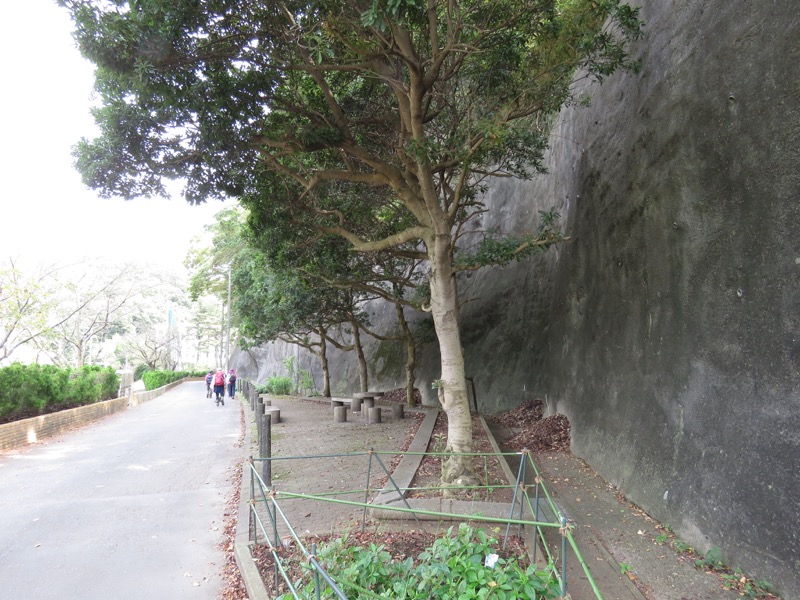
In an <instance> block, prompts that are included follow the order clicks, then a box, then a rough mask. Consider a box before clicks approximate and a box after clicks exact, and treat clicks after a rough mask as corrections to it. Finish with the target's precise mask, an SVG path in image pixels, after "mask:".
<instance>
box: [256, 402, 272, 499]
mask: <svg viewBox="0 0 800 600" xmlns="http://www.w3.org/2000/svg"><path fill="white" fill-rule="evenodd" d="M261 421H262V424H261V435H260V436H259V438H258V440H259V443H258V449H259V453H260V454H261V458H266V459H271V458H272V416H271V415H270V414H269V413H265V414H263V415H261ZM261 479H263V480H264V484H266V485H267V486H268V487H272V461H271V460H265V461H264V462H262V463H261Z"/></svg>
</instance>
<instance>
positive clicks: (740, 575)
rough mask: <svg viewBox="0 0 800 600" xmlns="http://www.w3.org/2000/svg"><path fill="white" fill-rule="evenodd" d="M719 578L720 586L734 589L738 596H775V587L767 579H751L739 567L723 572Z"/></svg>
mask: <svg viewBox="0 0 800 600" xmlns="http://www.w3.org/2000/svg"><path fill="white" fill-rule="evenodd" d="M721 578H722V587H724V588H725V589H726V590H736V591H737V592H739V595H740V596H744V597H747V598H765V597H769V598H773V597H775V588H774V587H773V586H772V584H771V583H770V582H769V581H766V580H764V579H759V580H757V581H753V580H752V579H750V578H749V577H747V575H745V574H744V571H742V570H741V569H736V570H735V571H733V572H732V573H725V574H723V575H721Z"/></svg>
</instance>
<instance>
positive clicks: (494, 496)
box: [408, 412, 514, 503]
mask: <svg viewBox="0 0 800 600" xmlns="http://www.w3.org/2000/svg"><path fill="white" fill-rule="evenodd" d="M446 442H447V416H446V415H445V413H444V412H441V413H439V416H438V417H437V418H436V424H435V425H434V428H433V434H432V435H431V441H430V442H429V444H428V449H427V451H428V452H431V453H434V454H430V455H426V456H425V457H424V458H423V459H422V463H421V464H420V466H419V469H418V470H417V474H416V475H415V476H414V479H413V480H412V482H411V487H413V488H419V490H417V491H412V492H409V494H408V497H409V498H432V497H438V496H441V495H443V491H442V490H438V489H424V488H436V487H437V486H439V485H440V482H441V476H442V457H441V456H437V455H436V454H435V453H437V452H444V447H445V444H446ZM472 451H473V452H475V453H485V454H492V453H494V448H493V447H492V444H491V442H489V436H488V435H487V433H486V430H485V429H484V427H483V424H482V423H481V420H480V418H479V417H478V416H477V415H473V417H472ZM501 460H502V458H499V457H497V456H486V455H477V456H473V457H472V468H473V470H474V471H475V475H476V476H477V478H478V480H479V481H480V485H481V486H483V487H482V488H481V489H453V490H448V493H449V497H451V498H455V499H457V500H481V501H486V502H506V503H508V502H511V500H512V499H513V496H514V490H513V489H509V488H503V487H498V486H507V485H511V484H513V483H514V482H510V481H508V479H507V477H506V474H505V471H504V470H503V468H502V466H501V463H500V461H501Z"/></svg>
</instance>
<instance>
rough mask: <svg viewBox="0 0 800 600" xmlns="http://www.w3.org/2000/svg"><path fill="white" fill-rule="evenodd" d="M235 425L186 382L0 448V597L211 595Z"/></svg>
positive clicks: (215, 589)
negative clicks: (61, 430)
mask: <svg viewBox="0 0 800 600" xmlns="http://www.w3.org/2000/svg"><path fill="white" fill-rule="evenodd" d="M240 428H241V425H240V411H239V407H238V405H237V404H235V403H230V402H229V403H227V404H226V406H224V407H216V406H214V403H213V401H211V400H208V399H206V397H205V384H204V383H203V382H189V383H184V384H182V385H180V386H178V387H176V388H174V389H173V390H170V391H169V392H167V393H166V394H164V395H163V396H160V397H158V398H156V399H154V400H152V401H150V402H147V403H145V404H142V405H140V406H137V407H134V408H131V409H130V410H128V411H126V412H123V413H118V414H116V415H113V416H111V417H108V418H106V419H104V420H102V421H98V422H95V423H93V424H92V425H91V426H87V427H84V428H82V429H80V430H77V431H74V432H72V433H69V434H67V435H64V436H61V437H58V438H52V439H49V440H46V441H44V442H42V443H40V444H37V445H35V446H31V447H27V448H25V449H20V450H18V451H11V452H6V453H4V454H2V455H0V597H2V598H4V599H5V598H8V599H14V600H17V599H20V600H22V599H24V600H40V599H42V600H44V599H49V598H58V599H60V600H64V599H67V600H69V599H80V600H95V599H96V600H108V599H109V598H113V599H114V600H127V599H130V600H141V599H142V598H154V599H155V598H157V599H161V598H169V599H170V600H181V599H184V598H185V599H191V600H213V599H215V598H217V596H218V594H219V592H220V590H221V588H222V581H221V579H220V577H219V573H220V571H221V569H222V566H223V562H224V558H225V556H224V553H223V550H222V549H221V547H220V543H221V542H222V541H223V529H224V512H225V506H226V501H227V500H228V499H229V498H230V497H231V496H232V495H233V493H234V487H233V485H232V481H231V476H232V475H233V473H234V471H235V469H237V468H238V467H239V465H240V463H241V454H242V449H241V448H240V447H239V446H238V441H239V438H240Z"/></svg>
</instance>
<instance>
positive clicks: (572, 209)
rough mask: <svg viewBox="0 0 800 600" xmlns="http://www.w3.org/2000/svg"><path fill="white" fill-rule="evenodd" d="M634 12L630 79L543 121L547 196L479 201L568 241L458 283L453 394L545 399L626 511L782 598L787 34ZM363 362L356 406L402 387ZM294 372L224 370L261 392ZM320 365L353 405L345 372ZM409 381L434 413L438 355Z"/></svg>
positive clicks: (797, 435) (794, 279)
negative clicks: (632, 506)
mask: <svg viewBox="0 0 800 600" xmlns="http://www.w3.org/2000/svg"><path fill="white" fill-rule="evenodd" d="M640 5H641V7H642V17H643V19H644V20H645V21H646V23H647V27H646V31H647V35H646V37H645V39H643V40H642V42H641V44H640V48H639V51H640V56H641V59H642V72H641V74H639V75H633V74H626V75H620V76H615V77H613V78H612V79H610V80H608V81H606V82H605V83H604V84H603V85H602V86H601V87H595V88H593V90H592V97H593V101H592V106H591V107H589V108H576V109H567V110H565V111H564V112H563V113H562V115H561V117H560V119H559V120H558V122H557V124H556V126H555V128H554V130H553V135H552V149H551V151H550V156H549V174H547V175H544V176H541V177H539V178H537V179H536V180H535V181H533V182H528V183H520V182H503V183H501V184H499V185H496V186H495V187H494V188H493V189H492V190H491V191H490V197H489V202H490V203H491V204H492V205H493V208H494V209H496V210H493V211H492V212H491V213H488V214H487V215H484V218H483V221H482V222H481V223H479V224H476V226H480V227H482V228H489V227H498V228H500V229H502V230H504V231H530V230H532V229H533V228H535V227H536V225H537V222H536V219H537V216H538V211H539V210H543V209H547V208H551V207H556V208H557V209H558V210H559V211H560V212H561V214H562V215H563V217H562V224H563V225H564V227H565V230H566V233H567V235H569V236H570V237H571V241H570V242H568V243H565V244H563V245H562V246H561V247H560V248H558V249H554V250H551V251H550V253H549V254H548V255H547V256H545V257H540V258H534V259H531V260H528V261H525V262H521V263H517V264H514V265H511V266H510V267H507V268H505V269H493V270H486V271H483V272H479V273H476V274H472V275H471V276H469V277H467V278H464V279H463V280H462V282H461V290H462V292H463V294H464V297H465V299H470V301H469V302H467V303H466V304H465V305H464V307H463V323H464V324H463V335H464V337H463V343H464V348H465V351H466V358H467V371H468V376H471V377H472V378H473V379H474V383H475V388H476V391H477V398H478V403H479V405H480V408H481V411H482V412H490V413H491V412H499V411H503V410H506V409H509V408H512V407H514V406H516V405H517V404H519V403H520V402H522V401H524V400H526V399H528V398H530V397H533V396H540V397H546V400H547V408H548V411H549V412H555V411H558V412H561V413H564V414H566V415H567V416H568V417H569V419H570V421H571V424H572V433H573V451H574V452H575V453H576V454H578V455H580V456H581V457H583V458H584V459H586V461H587V462H588V463H589V464H590V465H591V466H592V467H593V468H594V469H595V470H597V471H598V473H600V474H601V475H602V476H603V477H604V478H605V479H606V480H608V481H610V482H612V483H614V484H616V485H618V486H619V487H620V488H621V489H622V491H623V492H624V493H625V495H626V496H627V497H628V498H630V499H631V500H632V501H633V502H635V503H637V504H639V505H640V506H642V507H643V508H644V509H645V510H646V511H648V512H649V513H650V514H651V515H652V516H653V517H655V518H656V519H658V520H659V521H661V522H662V523H669V524H670V525H672V527H673V528H674V529H675V531H676V533H677V534H678V535H679V536H680V537H682V538H684V539H685V540H686V541H688V542H689V543H691V544H693V545H694V546H695V547H696V548H698V549H699V550H701V551H705V550H707V549H708V548H710V547H713V546H718V547H720V548H721V549H722V553H723V556H724V557H725V558H726V560H727V562H728V563H730V564H734V565H737V566H741V567H742V568H744V569H745V570H747V571H750V572H752V573H753V574H754V575H757V576H758V577H761V578H765V579H767V580H769V581H771V582H772V583H773V584H775V585H777V586H778V587H779V588H780V589H781V590H782V591H783V593H784V595H785V597H800V575H798V574H799V573H800V528H798V527H797V524H798V523H800V501H798V498H800V476H798V474H797V469H798V465H800V198H799V197H798V196H800V84H799V83H798V82H799V81H800V66H798V65H800V44H798V43H797V35H798V32H799V31H800V12H798V8H797V3H796V2H795V0H776V1H775V2H770V3H766V4H765V3H757V2H750V1H749V0H709V1H707V2H702V3H699V2H689V1H688V0H645V1H643V2H641V3H640ZM376 322H377V323H376ZM392 323H393V315H392V311H389V310H386V311H381V310H380V309H379V308H376V312H375V318H374V320H373V324H377V325H380V324H383V325H384V327H385V328H389V327H391V326H392ZM369 352H370V355H371V357H372V360H373V361H374V365H375V366H374V369H373V372H372V373H371V377H372V380H371V384H370V385H371V387H378V388H387V387H395V386H401V385H402V384H403V366H402V365H403V356H402V347H400V346H399V345H398V346H397V348H389V347H388V346H387V345H386V344H378V343H374V342H373V343H371V344H370V346H369ZM293 354H294V350H293V349H291V348H289V349H287V348H281V347H279V346H270V347H265V348H261V349H257V350H256V351H253V352H251V353H250V355H249V356H248V355H246V354H244V353H241V354H239V355H238V356H237V358H236V363H237V364H235V365H234V366H237V367H238V368H239V369H240V370H242V371H243V372H244V373H245V374H246V375H250V376H252V377H259V378H264V377H266V376H268V375H271V374H273V373H275V372H281V368H280V359H281V358H283V357H285V356H288V355H293ZM300 363H301V365H302V366H304V367H306V366H308V365H310V364H313V363H311V362H310V358H309V357H302V356H301V357H300ZM332 363H333V366H334V367H335V371H334V381H335V382H338V383H336V384H335V385H338V386H339V388H340V389H339V391H341V392H345V391H350V390H354V389H356V387H357V385H358V376H357V371H356V367H355V361H354V359H353V357H352V356H347V355H336V356H333V357H332ZM419 363H420V366H419V370H418V376H419V377H418V382H417V385H418V387H419V388H420V389H421V390H422V391H423V394H424V395H425V398H426V401H427V402H430V403H433V402H435V398H434V396H433V395H432V394H431V393H430V382H431V381H432V380H434V379H436V378H437V368H438V367H437V363H438V356H437V354H436V350H435V344H426V345H424V347H423V349H422V353H421V357H420V361H419ZM341 388H346V389H341Z"/></svg>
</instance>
